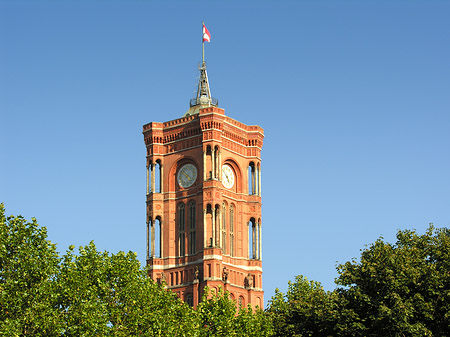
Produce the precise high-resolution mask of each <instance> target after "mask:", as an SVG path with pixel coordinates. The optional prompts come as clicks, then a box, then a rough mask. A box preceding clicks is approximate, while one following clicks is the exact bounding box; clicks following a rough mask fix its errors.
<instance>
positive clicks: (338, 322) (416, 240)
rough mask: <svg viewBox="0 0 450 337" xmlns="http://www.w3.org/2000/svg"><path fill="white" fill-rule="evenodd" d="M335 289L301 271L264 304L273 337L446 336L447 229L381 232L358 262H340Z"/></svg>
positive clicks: (449, 296) (449, 309)
mask: <svg viewBox="0 0 450 337" xmlns="http://www.w3.org/2000/svg"><path fill="white" fill-rule="evenodd" d="M337 270H338V273H339V276H338V278H337V279H336V284H337V286H338V287H337V288H336V289H335V290H334V291H331V292H326V291H324V289H323V288H322V286H321V285H320V283H318V282H313V281H308V280H307V279H306V278H304V277H302V276H298V277H297V278H296V280H295V282H293V283H291V282H290V283H289V288H288V291H287V293H286V294H283V293H281V292H280V291H278V290H277V291H276V293H275V296H274V297H273V298H272V300H271V301H270V307H269V309H268V312H269V314H270V315H271V317H272V320H273V323H274V328H275V332H276V335H277V336H447V335H448V333H449V331H450V232H449V230H448V229H436V228H434V227H433V226H432V225H431V226H430V227H429V228H428V230H427V232H426V233H425V234H423V235H419V234H417V233H416V231H413V230H404V231H398V233H397V242H396V243H395V244H391V243H387V242H385V241H384V240H383V238H379V239H378V240H377V241H376V242H375V243H373V244H371V245H369V246H368V247H366V248H365V249H363V250H362V252H361V257H360V259H359V261H358V260H357V259H353V260H352V261H349V262H346V263H344V264H341V265H338V266H337Z"/></svg>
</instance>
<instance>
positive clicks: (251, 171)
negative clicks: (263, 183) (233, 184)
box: [248, 162, 256, 195]
mask: <svg viewBox="0 0 450 337" xmlns="http://www.w3.org/2000/svg"><path fill="white" fill-rule="evenodd" d="M248 194H250V195H253V194H256V169H255V163H254V162H250V164H249V165H248Z"/></svg>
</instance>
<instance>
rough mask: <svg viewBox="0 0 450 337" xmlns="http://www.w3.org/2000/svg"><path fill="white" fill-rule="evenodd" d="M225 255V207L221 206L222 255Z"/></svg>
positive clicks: (224, 205)
mask: <svg viewBox="0 0 450 337" xmlns="http://www.w3.org/2000/svg"><path fill="white" fill-rule="evenodd" d="M226 253H227V205H226V204H225V203H223V204H222V254H226Z"/></svg>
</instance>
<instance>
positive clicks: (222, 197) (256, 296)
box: [143, 107, 264, 307]
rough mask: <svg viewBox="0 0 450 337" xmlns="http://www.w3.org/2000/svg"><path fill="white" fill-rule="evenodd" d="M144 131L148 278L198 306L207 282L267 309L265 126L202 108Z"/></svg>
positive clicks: (152, 125) (216, 109)
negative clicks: (263, 227) (264, 287)
mask: <svg viewBox="0 0 450 337" xmlns="http://www.w3.org/2000/svg"><path fill="white" fill-rule="evenodd" d="M143 134H144V140H145V145H146V148H147V265H148V267H149V277H151V278H152V279H154V280H155V281H158V282H161V281H165V283H166V286H167V287H168V288H169V289H171V290H172V291H174V292H175V293H177V294H178V296H179V297H180V298H182V299H183V300H185V301H187V302H188V303H190V304H191V305H193V306H194V307H196V306H197V304H198V302H199V300H200V299H201V296H202V291H203V289H204V287H205V286H208V287H209V288H211V289H213V290H214V289H216V290H217V289H218V288H219V287H222V288H223V289H225V290H227V291H229V292H230V294H231V297H232V298H234V299H235V300H236V301H237V302H238V303H242V304H243V305H247V304H248V303H251V304H252V306H254V307H255V306H260V307H263V304H264V298H263V295H264V293H263V290H262V263H261V258H262V256H261V255H262V247H261V188H260V185H261V184H260V181H261V178H260V177H261V174H260V167H261V148H262V145H263V138H264V131H263V129H262V128H261V127H259V126H249V125H245V124H243V123H240V122H238V121H236V120H234V119H232V118H229V117H227V116H226V115H225V112H224V110H223V109H220V108H218V107H205V108H200V109H199V111H198V113H195V114H192V115H187V116H185V117H182V118H179V119H176V120H172V121H168V122H165V123H155V122H152V123H149V124H146V125H144V127H143ZM188 164H190V165H188ZM180 170H181V172H180ZM223 171H225V172H223ZM224 180H226V181H224ZM183 181H185V182H184V183H183ZM183 186H185V187H183Z"/></svg>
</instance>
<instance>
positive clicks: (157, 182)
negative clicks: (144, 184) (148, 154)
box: [153, 159, 162, 193]
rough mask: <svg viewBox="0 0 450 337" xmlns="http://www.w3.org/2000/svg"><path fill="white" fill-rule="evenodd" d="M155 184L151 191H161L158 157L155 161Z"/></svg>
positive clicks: (159, 161)
mask: <svg viewBox="0 0 450 337" xmlns="http://www.w3.org/2000/svg"><path fill="white" fill-rule="evenodd" d="M154 174H155V179H154V182H155V186H154V188H153V191H154V192H156V193H161V191H162V186H161V185H162V174H161V160H160V159H158V160H156V162H155V173H154Z"/></svg>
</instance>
